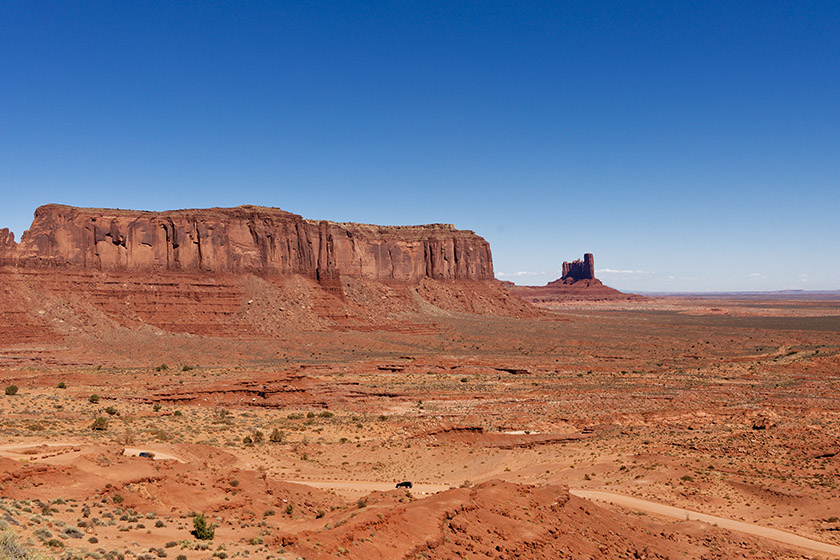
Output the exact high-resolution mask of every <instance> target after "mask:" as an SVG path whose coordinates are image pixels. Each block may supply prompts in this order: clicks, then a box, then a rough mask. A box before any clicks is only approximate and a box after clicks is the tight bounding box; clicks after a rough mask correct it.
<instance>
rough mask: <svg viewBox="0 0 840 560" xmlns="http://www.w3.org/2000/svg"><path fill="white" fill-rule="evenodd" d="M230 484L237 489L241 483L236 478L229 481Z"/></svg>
mask: <svg viewBox="0 0 840 560" xmlns="http://www.w3.org/2000/svg"><path fill="white" fill-rule="evenodd" d="M228 484H230V485H231V486H233V487H234V488H236V487H237V486H239V481H238V480H236V479H235V478H234V479H233V480H230V481H228Z"/></svg>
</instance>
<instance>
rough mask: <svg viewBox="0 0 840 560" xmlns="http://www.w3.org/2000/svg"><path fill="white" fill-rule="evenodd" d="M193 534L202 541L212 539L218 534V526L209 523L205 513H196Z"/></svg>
mask: <svg viewBox="0 0 840 560" xmlns="http://www.w3.org/2000/svg"><path fill="white" fill-rule="evenodd" d="M193 527H194V529H193V532H192V534H193V536H194V537H195V538H197V539H199V540H202V541H212V540H213V537H214V536H216V527H215V526H214V525H208V524H207V518H206V517H204V514H203V513H200V514H198V515H196V516H195V517H194V518H193Z"/></svg>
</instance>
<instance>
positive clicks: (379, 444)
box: [0, 281, 840, 559]
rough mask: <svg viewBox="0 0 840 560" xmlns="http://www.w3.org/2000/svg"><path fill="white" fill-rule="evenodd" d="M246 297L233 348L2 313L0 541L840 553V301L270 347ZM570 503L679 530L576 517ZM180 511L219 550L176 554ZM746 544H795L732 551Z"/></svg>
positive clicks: (431, 310) (314, 327) (57, 303)
mask: <svg viewBox="0 0 840 560" xmlns="http://www.w3.org/2000/svg"><path fill="white" fill-rule="evenodd" d="M240 288H241V287H240ZM240 288H238V289H240ZM246 288H247V289H244V288H241V289H243V290H244V292H243V293H245V294H246V295H245V296H242V297H243V298H244V297H246V296H247V298H248V299H247V300H244V301H243V302H242V304H241V305H242V306H243V311H242V312H241V313H242V314H243V317H244V314H245V313H247V312H250V313H251V314H252V315H254V314H259V317H258V318H257V319H254V318H253V317H252V318H251V319H248V320H249V321H252V322H253V321H254V320H257V321H258V323H259V324H260V325H262V327H261V330H260V331H259V332H249V333H248V334H247V335H245V334H243V330H242V329H240V330H235V329H234V330H235V332H234V330H228V331H224V332H221V331H216V330H214V329H215V327H214V325H215V324H217V323H219V322H222V321H223V319H222V318H220V317H221V315H212V316H210V317H209V318H208V317H205V316H204V315H202V313H205V311H202V310H201V309H198V308H197V307H196V306H194V307H195V309H193V308H191V309H193V310H192V311H190V312H189V313H191V314H192V315H190V317H189V324H192V325H201V327H200V329H199V328H198V327H196V330H195V332H190V331H189V328H187V327H184V329H185V330H182V331H179V332H174V331H173V330H168V329H167V328H164V327H166V325H172V324H176V323H175V321H176V319H177V318H173V316H172V315H171V314H169V315H166V316H161V317H162V318H161V319H160V320H161V323H160V324H154V323H150V322H147V321H144V320H137V324H127V323H120V322H119V321H118V320H117V319H115V318H114V316H113V312H111V311H109V309H110V308H106V307H100V306H99V304H98V303H96V302H95V301H93V300H90V301H88V300H83V299H72V298H70V297H69V296H66V297H65V296H60V297H59V295H55V299H51V298H42V299H41V300H40V301H38V302H37V303H38V306H37V309H36V308H34V307H33V308H28V307H26V306H23V305H22V304H21V305H19V306H18V307H16V308H15V313H16V314H17V315H15V317H18V315H20V316H19V317H18V318H16V319H14V320H15V321H17V323H15V324H16V325H18V326H19V329H18V330H17V331H15V332H17V333H18V334H17V335H15V336H17V338H16V339H14V340H10V339H8V338H6V339H2V338H0V383H2V384H3V386H4V387H5V386H11V385H14V386H16V387H17V388H18V390H17V392H16V393H15V394H13V395H5V396H0V430H2V432H0V433H2V436H3V441H0V509H2V511H0V516H2V517H3V519H5V522H6V523H7V524H9V525H10V526H11V527H12V529H13V530H14V531H15V532H17V533H18V534H20V535H21V536H22V537H23V538H24V539H31V541H32V543H33V546H35V547H37V548H39V549H41V550H43V551H45V552H47V553H49V554H51V555H53V556H56V557H57V556H61V555H66V556H68V557H70V558H72V557H79V558H83V557H85V556H86V555H94V556H93V557H96V555H98V557H100V558H119V557H123V558H158V557H164V556H162V555H161V553H163V554H164V555H165V557H171V558H177V557H178V556H179V555H183V556H185V557H186V558H189V559H209V558H224V557H233V556H236V555H239V556H245V555H248V556H249V557H251V558H285V559H292V558H298V557H304V558H309V559H311V558H335V557H337V556H341V557H348V558H365V559H367V558H416V557H426V558H458V557H462V558H463V557H466V558H478V557H494V558H515V557H518V558H633V557H635V558H697V559H701V558H703V559H712V558H720V559H724V558H726V559H728V558H767V559H769V558H774V559H776V558H782V559H784V558H826V557H828V555H830V554H834V553H836V550H837V549H836V547H838V546H840V511H839V510H838V507H837V504H838V503H840V479H838V475H839V474H840V399H838V397H837V395H838V394H840V391H838V388H839V387H838V384H840V337H839V336H838V334H840V302H837V301H830V300H828V301H819V300H815V301H811V300H808V301H802V300H791V301H786V300H778V299H774V300H768V301H761V300H756V299H750V300H732V299H725V300H709V299H702V300H691V299H679V300H677V299H673V298H669V299H665V300H647V301H645V302H633V303H630V302H625V303H616V304H612V305H611V304H607V303H597V304H593V305H586V304H583V303H580V302H576V303H575V304H573V305H571V304H570V305H568V306H566V307H565V308H563V309H559V310H543V311H534V312H532V313H526V314H522V315H521V316H520V315H516V314H513V315H510V314H509V315H497V316H493V317H488V316H482V315H474V314H470V313H465V312H460V311H457V310H453V309H454V308H443V307H435V306H433V305H431V304H427V303H423V304H420V303H418V304H417V305H416V306H415V307H413V308H411V310H405V309H403V310H399V309H397V308H394V309H392V311H389V312H387V313H386V312H385V311H383V310H384V309H385V307H383V308H382V309H380V310H378V311H377V313H383V315H382V316H383V317H386V318H387V321H385V322H383V327H382V328H381V329H380V328H376V327H375V326H372V325H371V324H370V323H364V324H363V323H362V322H359V323H357V324H356V325H355V326H354V325H351V324H348V323H346V322H344V323H342V322H340V321H338V320H337V319H334V318H333V317H332V316H331V315H324V314H321V315H318V314H316V315H315V316H313V317H312V318H311V319H308V320H307V321H303V320H301V322H296V321H295V320H294V318H295V317H296V315H295V314H296V313H298V311H295V310H294V309H291V310H288V309H287V307H284V309H286V311H284V315H282V317H286V318H290V319H289V320H287V319H283V321H278V320H276V319H275V320H274V322H272V319H271V317H272V315H271V310H272V309H273V308H272V307H271V306H270V305H269V303H270V301H268V299H269V296H271V297H275V296H277V297H278V298H280V296H279V295H277V293H276V292H275V289H276V287H274V286H269V287H265V286H264V285H263V284H262V283H260V282H259V281H254V282H251V283H250V284H248V285H247V286H246ZM263 289H265V290H266V291H265V293H263V292H261V290H263ZM290 289H291V288H290ZM294 289H298V287H294ZM51 293H52V292H51ZM56 293H57V292H56ZM290 293H291V292H284V293H283V294H285V295H283V294H281V295H283V298H281V299H278V301H282V305H283V306H291V305H293V300H294V298H293V297H292V296H291V295H289V294H290ZM306 293H307V292H305V290H304V291H302V292H301V298H303V297H304V296H305V295H306ZM361 293H362V292H360V294H361ZM13 295H14V294H11V293H10V294H7V296H4V297H8V298H9V301H10V302H20V301H25V298H24V299H21V298H18V297H17V296H15V297H14V298H13V297H12V296H13ZM403 295H404V296H405V297H407V298H410V297H411V296H410V295H405V294H403ZM450 296H451V299H452V301H456V300H457V299H458V295H457V294H456V293H454V292H453V293H452V294H449V295H445V294H441V293H437V295H436V297H438V298H439V299H440V300H441V301H443V300H446V301H449V300H448V299H447V298H449V297H450ZM79 297H80V298H81V296H79ZM196 297H200V296H198V295H197V296H196ZM307 297H308V296H307ZM359 297H360V298H361V297H362V296H361V295H360V296H359ZM365 297H367V296H365ZM401 297H402V296H401ZM261 298H262V299H261ZM304 299H305V298H304ZM228 300H231V298H228V299H227V300H226V301H228ZM249 300H250V301H253V302H254V303H252V304H250V305H249V304H247V301H249ZM196 301H197V300H196ZM306 301H309V300H306ZM360 301H361V300H360ZM290 302H292V303H290ZM351 303H352V302H351ZM362 303H363V302H362ZM228 304H229V302H228V303H226V304H225V305H228ZM10 305H11V303H10ZM109 305H112V306H113V304H110V303H109ZM237 305H238V304H237ZM307 305H308V304H307ZM348 305H349V304H348ZM353 305H356V304H355V303H353ZM359 305H361V303H360V304H359ZM370 305H375V302H374V301H373V300H371V303H370ZM376 305H379V304H376ZM382 305H384V304H382ZM453 305H454V304H453ZM255 306H256V307H255ZM259 306H264V307H259ZM245 307H249V308H250V311H249V309H245ZM202 309H203V308H202ZM213 309H215V308H213ZM225 309H227V308H225ZM319 309H320V308H319ZM39 311H43V312H44V313H43V314H39V313H38V312H39ZM211 311H212V309H211ZM304 311H305V310H300V314H301V317H304V315H305V312H304ZM311 311H312V310H310V312H311ZM207 313H210V311H207ZM213 313H215V311H213ZM225 313H228V311H225ZM230 313H239V311H236V310H234V311H232V312H230ZM389 313H391V314H390V315H389ZM228 316H232V315H228ZM371 316H373V315H371ZM154 317H155V314H154V313H151V312H149V314H148V315H146V318H147V319H148V320H149V321H151V320H152V319H154ZM134 320H135V319H132V321H134ZM242 321H245V319H242ZM178 324H180V325H182V326H183V325H186V324H187V323H186V322H182V323H178ZM238 324H239V325H240V326H241V325H245V324H246V323H245V322H240V323H238ZM48 325H55V327H54V328H53V327H50V329H52V330H47V331H43V332H47V333H49V337H45V336H40V335H37V333H38V332H41V331H39V330H38V329H46V328H47V326H48ZM301 325H303V326H301ZM412 325H413V326H416V327H417V328H415V327H412ZM71 327H72V328H71ZM27 329H28V330H27ZM237 329H239V327H237ZM36 335H37V336H36ZM94 395H96V396H98V398H95V397H94ZM98 418H102V419H104V420H103V421H98V420H97V419H98ZM94 427H98V428H99V429H94ZM140 451H151V452H153V453H154V460H150V459H148V458H141V457H138V456H136V455H138V454H139V452H140ZM404 480H409V481H412V482H413V484H414V487H413V488H412V489H411V490H410V491H406V490H404V489H396V488H395V485H396V483H397V482H401V481H404ZM570 487H571V488H574V489H575V490H574V491H573V494H576V495H570V494H569V491H568V488H570ZM591 492H599V493H600V494H597V495H598V496H600V497H604V496H605V494H603V493H609V495H610V496H615V495H620V496H624V497H625V498H621V499H622V500H630V499H635V500H641V501H643V502H644V504H648V503H651V502H652V503H654V504H659V505H662V506H668V507H673V508H677V509H676V512H674V510H656V511H652V510H650V509H645V508H651V507H653V506H650V505H644V507H642V505H640V504H639V502H625V503H623V504H621V507H619V506H615V505H610V504H607V503H606V502H594V501H591V500H584V499H582V498H580V496H582V495H584V496H592V495H593V494H587V493H591ZM615 499H616V500H617V499H618V498H615ZM659 505H657V506H656V507H659ZM668 512H670V514H669V513H668ZM686 512H689V513H687V514H686ZM195 513H205V515H206V516H207V519H208V521H209V522H210V523H213V524H216V525H217V528H216V533H215V536H214V538H213V540H209V541H204V540H200V539H197V538H196V537H195V536H194V535H192V534H191V531H192V529H193V516H194V515H193V514H195ZM671 514H673V515H671ZM701 514H702V515H705V516H711V517H709V518H708V519H706V520H707V521H708V520H711V519H714V521H712V523H715V524H716V525H717V526H715V525H712V524H709V523H700V522H698V521H694V519H695V518H696V519H701V517H700V515H701ZM663 515H665V516H669V515H670V517H663ZM722 520H728V521H726V523H724V522H723V521H722ZM727 523H729V524H728V525H727ZM741 523H742V524H745V525H738V524H741ZM756 526H757V527H761V528H762V530H767V531H780V532H782V534H783V535H791V537H790V538H789V539H788V540H782V541H780V540H779V539H778V538H777V537H778V533H775V532H772V533H771V532H764V533H761V534H755V533H751V534H748V533H744V532H743V530H745V529H746V528H755V527H756ZM751 530H752V529H751ZM793 536H796V537H801V538H803V539H806V540H807V542H806V541H799V540H796V539H794V537H793ZM773 539H776V540H773ZM814 541H815V542H818V543H823V544H824V545H827V546H830V547H834V548H830V549H829V548H826V549H822V550H820V549H816V548H814V545H813V542H814Z"/></svg>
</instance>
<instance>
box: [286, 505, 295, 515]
mask: <svg viewBox="0 0 840 560" xmlns="http://www.w3.org/2000/svg"><path fill="white" fill-rule="evenodd" d="M294 511H295V504H288V505H287V506H286V515H292V513H294Z"/></svg>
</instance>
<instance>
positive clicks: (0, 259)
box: [0, 228, 17, 266]
mask: <svg viewBox="0 0 840 560" xmlns="http://www.w3.org/2000/svg"><path fill="white" fill-rule="evenodd" d="M16 249H17V243H15V234H14V233H12V232H10V231H9V229H8V228H3V229H0V266H3V265H4V264H8V263H10V262H12V261H13V260H14V256H15V250H16Z"/></svg>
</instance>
